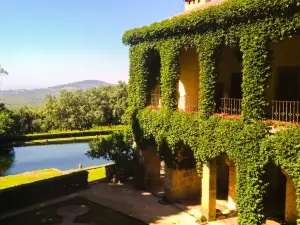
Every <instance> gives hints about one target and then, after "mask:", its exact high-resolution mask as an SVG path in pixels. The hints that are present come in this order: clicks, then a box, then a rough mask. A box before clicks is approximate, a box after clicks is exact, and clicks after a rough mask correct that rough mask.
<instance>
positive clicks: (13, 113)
mask: <svg viewBox="0 0 300 225" xmlns="http://www.w3.org/2000/svg"><path fill="white" fill-rule="evenodd" d="M126 108H127V84H126V83H124V82H119V83H118V84H117V85H111V86H100V87H99V88H92V89H89V90H87V91H81V90H79V91H75V92H71V91H65V90H64V91H61V94H60V96H59V97H55V96H51V95H49V96H47V97H46V99H45V105H44V106H43V107H42V108H33V109H32V108H27V107H21V108H17V109H8V108H6V106H5V105H4V104H2V103H1V104H0V138H3V136H6V137H7V136H10V137H15V136H23V135H26V134H31V133H37V132H47V131H51V130H68V131H70V130H89V129H91V128H93V127H100V126H105V125H116V124H120V123H122V121H123V116H124V114H125V110H126ZM47 135H48V134H47ZM75 136H76V135H75Z"/></svg>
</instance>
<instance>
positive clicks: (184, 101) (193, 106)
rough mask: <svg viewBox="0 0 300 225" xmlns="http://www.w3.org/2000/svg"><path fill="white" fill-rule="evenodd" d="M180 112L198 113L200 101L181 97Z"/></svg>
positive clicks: (179, 100) (179, 101) (179, 102)
mask: <svg viewBox="0 0 300 225" xmlns="http://www.w3.org/2000/svg"><path fill="white" fill-rule="evenodd" d="M178 110H179V111H184V112H198V100H197V98H193V97H190V96H180V97H179V99H178Z"/></svg>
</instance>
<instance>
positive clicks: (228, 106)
mask: <svg viewBox="0 0 300 225" xmlns="http://www.w3.org/2000/svg"><path fill="white" fill-rule="evenodd" d="M219 112H220V113H222V114H229V115H240V114H241V112H242V109H241V99H235V98H221V107H220V110H219Z"/></svg>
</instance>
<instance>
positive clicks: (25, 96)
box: [0, 80, 112, 108]
mask: <svg viewBox="0 0 300 225" xmlns="http://www.w3.org/2000/svg"><path fill="white" fill-rule="evenodd" d="M106 85H112V84H109V83H106V82H103V81H100V80H84V81H78V82H73V83H68V84H63V85H58V86H53V87H48V88H39V89H18V90H0V102H3V103H5V104H6V105H7V106H9V107H13V108H17V107H21V106H29V107H34V106H41V105H43V103H44V99H45V96H46V95H48V94H51V95H55V96H58V95H59V93H60V91H62V90H68V91H76V90H88V89H90V88H95V87H99V86H106Z"/></svg>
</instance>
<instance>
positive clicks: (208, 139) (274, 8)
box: [123, 0, 300, 225]
mask: <svg viewBox="0 0 300 225" xmlns="http://www.w3.org/2000/svg"><path fill="white" fill-rule="evenodd" d="M299 31H300V2H299V1H297V0H278V1H277V0H273V1H269V0H231V1H225V2H224V3H222V4H220V5H217V6H211V7H206V8H205V9H202V10H197V11H193V12H191V13H187V14H185V15H181V16H176V17H174V18H171V19H168V20H164V21H162V22H158V23H154V24H152V25H150V26H145V27H142V28H137V29H133V30H130V31H127V32H126V33H125V34H124V36H123V42H124V44H126V45H130V80H129V105H130V107H129V109H128V114H130V115H131V125H132V128H133V132H134V134H135V138H136V142H137V146H139V148H140V149H144V150H145V149H147V146H155V148H156V149H157V155H159V156H160V158H161V160H163V161H164V162H165V163H166V166H167V167H168V168H172V169H173V170H180V169H193V168H194V167H195V168H196V169H197V170H198V172H199V173H200V174H201V179H202V188H201V189H202V193H201V196H202V197H201V204H206V206H205V207H206V208H207V211H208V212H206V213H204V215H205V217H206V219H207V220H213V219H215V210H216V209H215V203H213V201H215V199H216V198H217V196H216V195H217V194H216V193H215V192H217V189H218V188H217V187H216V186H217V181H216V180H218V181H220V180H222V179H219V178H217V177H216V174H217V172H216V170H217V169H216V167H218V162H216V161H218V159H219V157H223V158H224V160H225V161H226V162H227V165H231V167H232V168H234V170H233V171H234V174H235V175H234V179H235V185H236V186H234V187H231V189H234V190H233V191H235V192H236V194H234V200H232V199H231V200H232V201H234V203H235V204H236V207H237V214H238V224H240V225H262V224H264V223H265V222H266V219H268V218H269V217H270V216H271V217H272V216H274V217H275V218H276V217H277V214H276V212H277V211H276V210H277V208H276V209H272V204H273V203H274V204H275V205H276V204H277V205H278V207H279V208H281V209H278V210H279V211H281V214H282V215H280V216H281V217H282V218H280V219H281V220H285V221H286V222H289V223H297V224H298V225H300V219H299V218H300V147H299V146H300V128H299V127H298V125H293V123H297V122H300V121H298V117H300V111H299V112H298V104H299V106H300V98H299V97H300V96H298V94H299V93H298V90H299V89H300V86H298V84H299V85H300V80H299V81H298V80H297V79H298V77H299V74H300V73H299V72H298V68H299V67H300V63H299V62H300V59H299V60H298V57H299V52H300V48H299V46H300V38H299ZM158 89H159V91H157V90H158ZM276 121H283V122H285V123H286V122H287V123H286V124H285V125H282V126H281V127H280V128H278V127H276V125H277V124H278V123H280V122H276ZM141 151H143V150H141ZM185 152H192V158H193V160H194V162H193V160H191V161H190V162H189V163H187V164H185V165H183V166H182V165H181V163H180V162H181V161H182V160H181V156H182V154H185ZM228 162H230V163H228ZM189 165H190V166H189ZM232 165H234V166H232ZM219 166H220V165H219ZM231 167H230V166H229V168H231ZM270 168H271V169H270ZM272 168H273V169H272ZM276 170H277V172H276ZM274 171H275V172H274ZM220 174H221V173H220ZM274 177H277V178H276V182H277V183H278V184H274V179H275V178H274ZM278 177H280V178H278ZM273 178H274V179H273ZM230 179H231V178H229V181H227V182H229V183H230ZM206 182H208V183H207V184H206ZM205 185H206V186H205ZM276 188H277V189H282V190H281V191H280V193H284V196H282V197H283V199H282V200H280V198H279V197H278V198H277V199H275V201H279V202H280V203H278V202H277V203H276V202H272V201H274V199H273V200H272V197H268V196H272V194H273V196H276V192H275V191H274V189H276ZM205 191H206V192H207V193H204V192H205ZM231 191H232V190H231ZM228 192H229V193H230V190H229V191H228ZM271 192H274V193H275V194H274V193H272V194H270V193H271ZM293 195H294V197H291V196H293ZM268 198H269V200H270V201H271V208H270V206H268V204H267V203H266V202H268ZM199 201H200V199H199ZM269 203H270V202H269ZM274 204H273V205H274ZM205 207H204V208H205ZM274 207H275V206H274ZM273 214H274V215H273ZM280 216H279V217H280ZM297 219H298V220H297Z"/></svg>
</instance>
